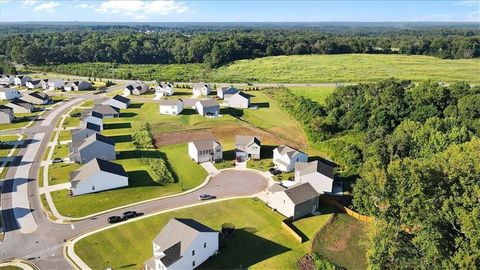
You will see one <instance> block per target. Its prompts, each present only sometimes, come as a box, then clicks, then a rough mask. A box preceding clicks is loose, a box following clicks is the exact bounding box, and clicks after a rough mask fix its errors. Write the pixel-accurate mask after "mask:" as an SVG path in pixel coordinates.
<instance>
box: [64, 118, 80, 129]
mask: <svg viewBox="0 0 480 270" xmlns="http://www.w3.org/2000/svg"><path fill="white" fill-rule="evenodd" d="M79 125H80V118H79V117H67V118H65V121H63V127H78V126H79Z"/></svg>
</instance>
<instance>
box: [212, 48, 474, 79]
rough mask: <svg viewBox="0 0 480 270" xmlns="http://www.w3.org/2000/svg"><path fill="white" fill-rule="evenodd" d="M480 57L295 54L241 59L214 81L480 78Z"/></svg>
mask: <svg viewBox="0 0 480 270" xmlns="http://www.w3.org/2000/svg"><path fill="white" fill-rule="evenodd" d="M479 72H480V59H461V60H446V59H440V58H436V57H430V56H407V55H379V54H340V55H292V56H275V57H265V58H257V59H254V60H240V61H236V62H234V63H232V64H231V65H228V66H224V67H221V68H219V69H217V70H216V71H215V72H214V73H213V74H212V76H211V77H212V81H217V82H221V81H225V82H278V83H293V82H305V83H321V82H371V81H376V80H379V79H384V78H389V77H397V78H401V79H411V80H414V81H420V80H426V79H432V80H438V81H443V82H455V81H468V82H472V83H478V82H480V77H479V76H478V74H479Z"/></svg>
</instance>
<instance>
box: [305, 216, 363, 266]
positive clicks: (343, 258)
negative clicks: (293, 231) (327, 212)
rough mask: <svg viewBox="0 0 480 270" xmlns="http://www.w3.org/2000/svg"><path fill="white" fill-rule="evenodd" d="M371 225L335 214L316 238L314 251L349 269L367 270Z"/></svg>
mask: <svg viewBox="0 0 480 270" xmlns="http://www.w3.org/2000/svg"><path fill="white" fill-rule="evenodd" d="M368 230H369V224H368V223H366V222H363V221H359V220H357V219H355V218H353V217H350V216H349V215H347V214H335V216H334V217H333V218H332V220H331V221H330V222H329V223H328V224H327V225H326V226H324V227H323V228H322V229H321V230H320V231H319V232H318V233H317V235H316V236H315V240H314V241H313V246H312V251H313V252H317V253H318V254H320V255H322V256H323V257H325V258H326V259H327V260H329V261H331V262H333V263H334V264H336V265H338V266H341V267H345V268H347V269H366V268H367V241H368V236H367V235H368Z"/></svg>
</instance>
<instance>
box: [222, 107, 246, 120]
mask: <svg viewBox="0 0 480 270" xmlns="http://www.w3.org/2000/svg"><path fill="white" fill-rule="evenodd" d="M220 113H221V114H229V115H231V116H233V117H235V118H239V117H242V116H243V110H240V109H235V108H230V107H229V108H222V109H221V110H220Z"/></svg>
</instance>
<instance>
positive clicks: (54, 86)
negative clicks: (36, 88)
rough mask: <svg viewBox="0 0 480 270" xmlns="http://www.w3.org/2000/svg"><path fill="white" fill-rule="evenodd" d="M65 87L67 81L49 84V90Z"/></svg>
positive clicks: (54, 81) (55, 81)
mask: <svg viewBox="0 0 480 270" xmlns="http://www.w3.org/2000/svg"><path fill="white" fill-rule="evenodd" d="M64 86H65V81H64V80H61V79H56V80H50V81H49V82H48V89H49V90H55V89H63V87H64Z"/></svg>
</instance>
